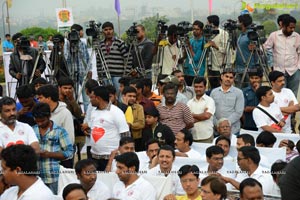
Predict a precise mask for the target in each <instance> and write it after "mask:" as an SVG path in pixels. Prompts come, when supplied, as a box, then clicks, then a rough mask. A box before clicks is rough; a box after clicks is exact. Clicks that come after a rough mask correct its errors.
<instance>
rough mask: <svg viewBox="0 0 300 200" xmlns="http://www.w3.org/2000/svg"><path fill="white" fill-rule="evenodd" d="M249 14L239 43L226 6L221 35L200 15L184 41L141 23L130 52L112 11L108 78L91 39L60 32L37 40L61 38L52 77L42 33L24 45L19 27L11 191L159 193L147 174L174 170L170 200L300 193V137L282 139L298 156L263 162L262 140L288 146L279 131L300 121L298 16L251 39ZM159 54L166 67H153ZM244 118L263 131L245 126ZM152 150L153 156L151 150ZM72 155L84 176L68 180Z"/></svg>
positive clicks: (7, 179) (9, 194)
mask: <svg viewBox="0 0 300 200" xmlns="http://www.w3.org/2000/svg"><path fill="white" fill-rule="evenodd" d="M238 22H239V25H240V28H241V34H240V36H239V37H238V39H237V45H238V47H239V48H237V49H238V50H237V51H236V52H232V49H229V48H228V46H227V45H228V40H229V37H230V34H229V33H228V32H227V30H223V29H221V28H219V23H220V20H219V17H218V16H216V15H211V16H208V17H207V24H208V25H210V26H211V27H212V29H214V30H218V34H216V35H215V36H214V37H211V38H209V39H208V38H207V37H206V36H205V34H204V33H203V29H205V26H204V24H203V23H202V22H200V21H198V20H196V21H195V22H194V23H193V25H192V26H193V29H192V30H193V37H192V38H190V39H188V38H187V39H186V40H187V41H186V43H187V44H186V45H187V48H186V49H183V50H182V49H181V46H180V45H178V40H179V39H180V40H181V41H182V38H179V37H180V35H178V33H177V32H178V27H177V26H176V25H170V26H169V27H168V31H167V34H166V36H167V37H166V38H165V39H164V37H163V36H162V35H160V36H159V39H158V40H157V41H156V42H155V43H153V42H151V41H150V40H149V39H148V38H147V37H146V30H145V28H144V26H143V25H138V26H137V27H136V32H137V35H136V39H137V47H138V48H137V49H135V48H134V49H133V50H132V49H131V50H132V51H129V48H128V47H127V45H126V44H125V42H124V41H122V40H121V39H118V38H117V37H115V34H114V25H113V24H112V23H111V22H105V23H103V25H102V33H103V35H104V39H103V40H101V41H99V44H98V46H97V51H98V52H101V54H99V53H96V60H97V62H96V68H97V74H98V77H99V81H98V80H94V79H92V65H91V62H90V56H89V54H88V51H87V45H86V43H85V42H83V41H81V40H79V41H77V42H76V45H77V46H76V47H75V48H74V41H73V40H71V39H70V36H69V39H65V38H64V37H63V36H62V35H59V34H57V35H54V36H53V41H55V44H53V43H52V44H51V43H50V42H49V43H48V42H47V43H45V42H42V41H43V38H42V36H41V37H39V41H38V42H37V45H38V46H44V48H45V49H46V48H48V47H49V49H50V50H52V55H51V56H50V61H51V63H55V64H53V65H52V68H51V70H52V71H53V73H52V74H51V75H52V77H51V78H52V79H50V81H49V80H46V79H45V78H43V77H41V75H42V74H43V72H44V71H45V69H46V67H47V66H46V62H45V61H44V60H43V57H42V56H41V57H39V56H38V50H37V49H36V48H35V46H34V45H35V43H34V42H33V41H32V40H31V39H32V38H31V39H30V40H29V41H30V45H29V46H26V48H24V44H23V43H24V41H25V39H24V36H22V34H21V33H16V34H14V35H13V37H12V40H13V43H11V42H9V41H10V35H7V37H6V39H7V40H6V42H5V44H3V50H4V51H5V52H9V51H11V52H12V53H11V56H10V65H9V73H10V74H11V75H12V76H13V77H14V78H16V79H17V80H18V85H17V88H16V98H17V101H16V100H15V99H14V98H11V97H7V96H4V97H2V98H1V100H0V112H1V122H0V152H1V167H2V173H3V174H2V175H1V176H0V177H2V178H1V179H0V180H1V183H0V185H1V186H2V188H1V189H2V190H0V192H1V197H0V199H5V200H7V199H21V198H22V197H23V198H24V199H25V198H26V199H31V200H34V199H43V198H44V199H45V200H46V199H54V198H55V197H54V195H56V197H57V198H61V199H64V200H75V199H78V200H79V199H83V200H84V199H90V200H96V199H97V200H100V199H103V200H104V199H126V200H128V199H145V200H146V199H147V200H155V199H157V198H158V197H157V195H158V194H157V191H156V189H155V187H154V186H153V185H152V184H151V183H150V182H148V181H147V179H146V178H145V177H144V174H146V175H150V176H154V177H155V176H158V177H170V178H171V179H172V191H170V194H168V195H166V196H165V197H163V199H164V200H175V199H177V200H178V199H179V200H187V199H195V200H199V199H200V200H201V199H202V200H214V199H219V200H223V199H226V198H227V197H228V195H227V194H228V191H232V190H236V191H239V194H240V199H241V200H246V199H263V196H264V195H275V196H281V197H282V199H284V200H293V199H297V198H299V195H300V194H299V188H300V185H299V184H298V182H296V181H293V180H294V179H295V178H297V177H298V176H299V170H298V169H296V168H297V167H295V166H297V163H298V162H299V160H300V158H299V151H300V141H298V142H297V141H296V142H295V141H291V140H290V139H289V137H287V138H286V139H284V140H282V141H280V145H279V146H278V147H279V148H281V147H284V148H286V159H285V160H283V161H276V162H275V163H269V165H270V166H271V168H265V167H263V166H262V163H263V162H268V158H266V157H265V156H264V155H262V154H260V151H259V148H277V147H275V146H274V144H275V142H276V140H277V138H276V137H275V136H274V134H273V133H282V134H287V136H288V135H289V134H291V133H295V132H296V128H297V127H295V123H294V121H295V114H296V112H298V111H300V105H299V103H298V100H297V94H298V89H299V82H300V59H299V56H300V53H299V52H300V35H299V34H298V33H296V32H294V30H295V25H296V19H295V18H294V17H292V16H290V15H288V14H284V15H281V16H279V17H278V24H279V26H280V29H279V30H278V31H275V32H273V33H271V34H270V36H269V37H268V39H267V40H266V42H265V43H264V44H263V45H261V46H259V45H258V43H255V42H254V43H253V41H252V39H251V38H249V34H248V33H249V32H253V26H252V18H251V16H250V15H249V14H244V15H241V16H239V17H238ZM71 30H72V31H73V30H75V31H76V32H77V33H78V36H79V37H80V38H82V37H83V28H82V26H80V25H78V24H74V25H73V26H72V27H71ZM31 44H32V45H31ZM31 46H32V47H31ZM258 48H259V49H264V50H266V52H267V54H268V61H269V63H270V69H268V70H270V72H268V73H266V71H267V70H266V69H264V68H262V66H261V65H260V63H259V59H258V58H257V57H255V56H253V54H254V53H253V52H254V51H257V50H258ZM74 49H76V53H74ZM187 49H188V50H187ZM207 49H209V51H210V52H211V55H213V56H211V57H210V59H211V60H210V62H208V59H204V60H201V58H203V53H204V52H206V50H207ZM228 49H229V50H230V51H229V50H228ZM97 51H96V52H97ZM134 51H138V52H134ZM57 52H59V53H58V54H57V55H56V53H57ZM228 54H230V55H231V56H229V55H228ZM137 56H138V57H139V56H140V57H141V58H142V62H143V65H142V66H143V68H144V69H143V71H141V62H140V61H138V60H140V58H138V57H137ZM204 56H205V58H206V57H208V56H207V55H204ZM232 56H235V57H234V58H233V57H232ZM252 56H253V57H252ZM154 57H156V58H157V59H156V60H158V63H156V64H158V66H159V74H155V73H154V71H155V70H151V69H152V64H153V63H154V59H153V58H154ZM224 60H225V61H226V62H225V63H224ZM104 61H105V62H104ZM228 64H229V65H230V67H228ZM155 66H156V65H155ZM224 66H225V67H224ZM103 70H106V71H103ZM108 75H109V76H108ZM46 78H47V77H46ZM263 79H266V80H269V85H268V83H267V84H265V83H263ZM153 80H157V81H153ZM109 83H111V84H112V85H111V84H109ZM154 86H156V87H155V88H154ZM238 86H241V87H242V88H239V87H238ZM80 87H82V90H81V89H79V88H80ZM79 96H82V101H83V102H82V103H81V102H79V100H78V99H79ZM242 128H243V129H246V130H249V131H257V132H258V133H259V135H258V136H257V138H254V137H253V136H252V135H251V134H245V133H240V132H241V129H242ZM82 138H84V140H85V141H84V143H85V146H84V147H85V148H86V149H84V151H85V152H86V153H87V159H81V157H80V156H79V157H78V159H76V160H78V161H77V162H76V163H74V158H75V157H76V153H75V152H76V151H77V152H80V151H81V147H82V146H81V145H79V144H80V141H81V140H82ZM203 143H208V144H211V146H209V147H208V148H207V149H206V152H205V155H203V154H201V153H200V152H198V151H197V150H195V148H194V146H195V144H197V145H201V144H203ZM230 148H236V149H237V155H233V156H235V157H236V158H235V157H232V155H229V152H230ZM142 151H145V152H146V155H147V158H146V160H143V159H141V157H140V154H139V153H140V152H142ZM78 155H80V153H78ZM178 157H183V158H186V159H193V160H199V161H200V160H205V161H206V163H205V165H190V164H189V162H188V161H187V163H184V162H183V163H182V166H181V167H180V168H176V167H175V166H174V161H175V159H176V158H178ZM227 160H231V161H232V160H236V163H235V165H236V166H234V168H235V169H236V170H234V171H230V170H228V169H226V167H225V164H224V163H226V161H227ZM199 163H200V162H199ZM60 166H63V167H65V168H71V169H74V170H75V173H76V176H77V179H78V181H79V182H77V183H70V184H68V185H66V186H65V187H64V188H58V182H59V177H60V176H61V175H62V174H60ZM264 166H265V165H264ZM98 172H111V173H116V175H117V176H118V178H119V181H117V182H116V183H115V184H114V186H113V187H112V188H109V187H108V186H107V184H106V183H105V181H106V180H99V179H97V173H98ZM199 187H200V189H199Z"/></svg>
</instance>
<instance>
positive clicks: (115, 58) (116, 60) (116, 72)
mask: <svg viewBox="0 0 300 200" xmlns="http://www.w3.org/2000/svg"><path fill="white" fill-rule="evenodd" d="M102 31H103V34H104V39H103V40H102V41H100V48H101V50H102V52H103V54H104V60H105V61H106V64H107V67H108V70H109V73H110V75H111V79H112V83H113V85H114V86H115V88H119V79H120V78H121V77H122V76H124V75H125V74H128V73H129V72H130V71H131V69H132V56H131V54H130V53H129V52H128V49H127V47H126V45H125V43H124V41H122V40H120V39H118V38H117V37H115V35H114V25H113V24H112V23H111V22H105V23H103V25H102ZM128 54H129V55H128ZM127 58H128V60H127ZM98 59H99V58H98V57H97V72H98V74H102V71H101V70H102V66H101V65H102V63H101V62H100V61H98ZM126 62H127V63H126ZM107 78H108V77H107Z"/></svg>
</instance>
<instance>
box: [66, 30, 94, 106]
mask: <svg viewBox="0 0 300 200" xmlns="http://www.w3.org/2000/svg"><path fill="white" fill-rule="evenodd" d="M81 37H83V28H82V26H80V25H79V24H73V25H72V26H71V32H70V33H69V34H68V40H67V41H66V43H65V45H64V55H65V59H66V61H67V66H68V71H69V72H70V77H71V78H72V80H73V81H74V83H75V85H74V90H75V94H76V99H78V97H79V96H80V95H81V94H78V92H80V91H79V87H80V86H81V87H82V86H83V84H84V80H85V78H87V79H90V78H92V65H91V63H90V57H89V53H88V50H87V45H86V44H85V43H84V42H82V41H81V39H80V38H81ZM81 93H82V99H83V104H84V110H85V111H86V110H87V107H88V104H89V98H88V96H87V95H86V93H85V90H81Z"/></svg>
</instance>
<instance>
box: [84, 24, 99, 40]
mask: <svg viewBox="0 0 300 200" xmlns="http://www.w3.org/2000/svg"><path fill="white" fill-rule="evenodd" d="M87 27H88V28H87V29H86V31H85V32H86V35H87V36H91V37H93V38H98V37H99V36H100V35H101V29H100V27H101V23H100V22H99V23H96V22H95V21H94V20H91V21H89V24H88V26H87Z"/></svg>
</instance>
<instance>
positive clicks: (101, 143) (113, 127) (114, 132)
mask: <svg viewBox="0 0 300 200" xmlns="http://www.w3.org/2000/svg"><path fill="white" fill-rule="evenodd" d="M91 120H92V127H91V130H92V131H91V141H90V142H91V143H90V144H91V147H92V149H91V152H92V153H94V154H96V155H110V153H111V152H112V151H113V150H115V149H117V148H118V146H119V141H120V133H123V132H128V131H129V128H128V124H127V122H126V119H125V115H124V113H123V111H122V110H120V109H119V108H118V107H116V106H115V105H110V108H109V109H104V110H99V109H96V110H93V111H92V114H91Z"/></svg>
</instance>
